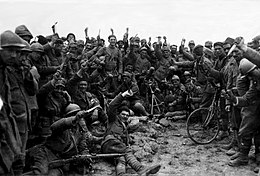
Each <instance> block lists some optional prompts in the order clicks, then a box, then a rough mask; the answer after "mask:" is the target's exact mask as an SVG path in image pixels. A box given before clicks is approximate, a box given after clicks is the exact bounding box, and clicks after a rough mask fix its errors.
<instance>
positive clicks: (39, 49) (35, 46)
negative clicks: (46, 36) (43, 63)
mask: <svg viewBox="0 0 260 176" xmlns="http://www.w3.org/2000/svg"><path fill="white" fill-rule="evenodd" d="M31 50H32V51H35V52H41V53H43V52H44V49H43V46H42V45H41V44H40V43H38V42H36V43H33V44H32V45H31Z"/></svg>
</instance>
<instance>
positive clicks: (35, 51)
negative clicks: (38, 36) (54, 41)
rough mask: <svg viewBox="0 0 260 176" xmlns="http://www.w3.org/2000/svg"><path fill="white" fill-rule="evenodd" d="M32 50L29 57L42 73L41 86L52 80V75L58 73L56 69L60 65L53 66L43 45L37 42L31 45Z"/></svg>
mask: <svg viewBox="0 0 260 176" xmlns="http://www.w3.org/2000/svg"><path fill="white" fill-rule="evenodd" d="M31 50H32V52H31V53H30V54H29V59H30V61H31V63H32V65H34V66H35V67H36V68H37V70H38V72H39V74H40V80H39V88H40V87H41V86H42V85H44V84H46V83H47V82H48V81H49V80H51V76H52V75H53V74H54V73H56V71H57V70H58V69H59V68H60V66H52V65H51V63H50V60H49V58H48V57H47V55H46V54H45V52H44V48H43V46H42V45H41V44H40V43H38V42H35V43H33V44H32V45H31Z"/></svg>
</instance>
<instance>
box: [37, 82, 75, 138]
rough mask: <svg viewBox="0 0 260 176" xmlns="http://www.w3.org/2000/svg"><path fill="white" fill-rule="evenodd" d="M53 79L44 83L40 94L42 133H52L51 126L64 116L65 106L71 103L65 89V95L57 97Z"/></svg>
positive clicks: (40, 130)
mask: <svg viewBox="0 0 260 176" xmlns="http://www.w3.org/2000/svg"><path fill="white" fill-rule="evenodd" d="M54 88H55V87H54V85H52V83H51V81H49V82H48V83H46V84H45V85H43V86H42V87H41V88H40V90H39V94H38V105H39V122H38V125H39V131H38V132H39V133H40V134H41V135H44V136H45V135H47V136H48V135H50V134H51V131H50V126H51V124H52V123H53V122H55V121H56V120H58V119H60V118H62V116H63V113H64V110H65V108H66V107H67V106H68V105H69V103H70V101H71V100H70V96H69V94H68V92H66V91H64V96H62V97H57V96H56V95H55V93H54V92H53V90H54Z"/></svg>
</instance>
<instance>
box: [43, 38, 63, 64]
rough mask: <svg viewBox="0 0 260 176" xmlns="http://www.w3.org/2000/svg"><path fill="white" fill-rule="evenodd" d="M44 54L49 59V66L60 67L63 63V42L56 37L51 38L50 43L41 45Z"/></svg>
mask: <svg viewBox="0 0 260 176" xmlns="http://www.w3.org/2000/svg"><path fill="white" fill-rule="evenodd" d="M43 48H44V52H45V53H46V55H47V56H48V57H49V60H50V65H51V66H61V64H62V62H63V56H62V49H63V41H62V40H61V39H59V38H57V36H56V35H52V36H51V41H50V42H48V43H47V44H45V45H43Z"/></svg>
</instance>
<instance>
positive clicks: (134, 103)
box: [107, 72, 150, 116]
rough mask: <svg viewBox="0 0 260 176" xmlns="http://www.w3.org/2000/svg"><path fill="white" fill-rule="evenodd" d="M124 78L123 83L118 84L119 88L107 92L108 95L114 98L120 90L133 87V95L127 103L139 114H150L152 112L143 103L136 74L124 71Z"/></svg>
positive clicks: (126, 100) (127, 99)
mask: <svg viewBox="0 0 260 176" xmlns="http://www.w3.org/2000/svg"><path fill="white" fill-rule="evenodd" d="M122 80H123V83H122V84H121V85H119V86H118V88H117V90H116V91H114V92H112V93H107V96H108V97H109V98H114V97H115V96H116V95H117V94H119V93H120V92H124V91H126V90H129V89H131V90H133V96H131V97H128V98H126V99H125V101H124V103H125V105H127V106H128V107H130V109H132V110H133V111H134V112H135V113H136V114H138V115H140V114H141V115H143V116H150V114H149V113H148V112H147V111H146V110H145V107H144V106H143V104H142V103H141V100H140V91H139V87H138V85H137V83H136V80H135V78H134V75H133V74H131V73H129V72H124V74H123V75H122Z"/></svg>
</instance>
